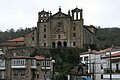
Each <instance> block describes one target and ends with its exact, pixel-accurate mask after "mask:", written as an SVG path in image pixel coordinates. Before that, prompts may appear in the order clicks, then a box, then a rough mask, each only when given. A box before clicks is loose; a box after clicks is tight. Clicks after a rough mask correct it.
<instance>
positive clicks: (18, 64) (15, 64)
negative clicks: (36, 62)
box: [12, 59, 25, 66]
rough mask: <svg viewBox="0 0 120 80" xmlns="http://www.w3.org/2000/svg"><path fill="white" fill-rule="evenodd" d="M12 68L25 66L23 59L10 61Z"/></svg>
mask: <svg viewBox="0 0 120 80" xmlns="http://www.w3.org/2000/svg"><path fill="white" fill-rule="evenodd" d="M12 66H25V59H12Z"/></svg>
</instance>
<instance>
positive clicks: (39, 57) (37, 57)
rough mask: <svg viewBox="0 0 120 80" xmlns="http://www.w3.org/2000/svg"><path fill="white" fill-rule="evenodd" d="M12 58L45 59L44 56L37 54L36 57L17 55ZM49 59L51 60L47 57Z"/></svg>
mask: <svg viewBox="0 0 120 80" xmlns="http://www.w3.org/2000/svg"><path fill="white" fill-rule="evenodd" d="M11 58H12V59H36V60H44V59H45V57H43V56H35V57H29V56H15V57H11ZM46 59H47V60H49V59H48V58H46Z"/></svg>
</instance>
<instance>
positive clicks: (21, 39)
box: [8, 37, 24, 42]
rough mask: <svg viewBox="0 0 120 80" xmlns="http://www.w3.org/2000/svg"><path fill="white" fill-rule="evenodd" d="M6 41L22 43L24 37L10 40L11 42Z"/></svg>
mask: <svg viewBox="0 0 120 80" xmlns="http://www.w3.org/2000/svg"><path fill="white" fill-rule="evenodd" d="M8 41H10V42H18V41H24V37H18V38H15V39H11V40H8Z"/></svg>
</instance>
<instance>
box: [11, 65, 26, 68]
mask: <svg viewBox="0 0 120 80" xmlns="http://www.w3.org/2000/svg"><path fill="white" fill-rule="evenodd" d="M11 68H26V66H20V65H19V66H12V67H11Z"/></svg>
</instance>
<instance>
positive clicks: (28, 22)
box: [0, 0, 120, 31]
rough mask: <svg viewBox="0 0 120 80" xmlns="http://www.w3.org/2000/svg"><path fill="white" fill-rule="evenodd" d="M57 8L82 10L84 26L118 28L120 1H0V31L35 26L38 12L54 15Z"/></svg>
mask: <svg viewBox="0 0 120 80" xmlns="http://www.w3.org/2000/svg"><path fill="white" fill-rule="evenodd" d="M59 6H61V8H62V12H63V13H67V12H68V10H69V9H70V10H72V9H74V8H76V6H77V7H78V8H82V9H83V18H84V24H85V25H95V26H100V27H120V9H119V8H120V0H0V30H2V31H5V30H6V29H11V28H13V29H15V30H16V29H20V27H22V28H23V29H24V28H26V27H30V28H31V27H33V26H36V25H37V20H38V12H39V11H42V10H43V8H44V10H46V11H51V12H52V13H53V14H54V13H56V12H58V8H59Z"/></svg>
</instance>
